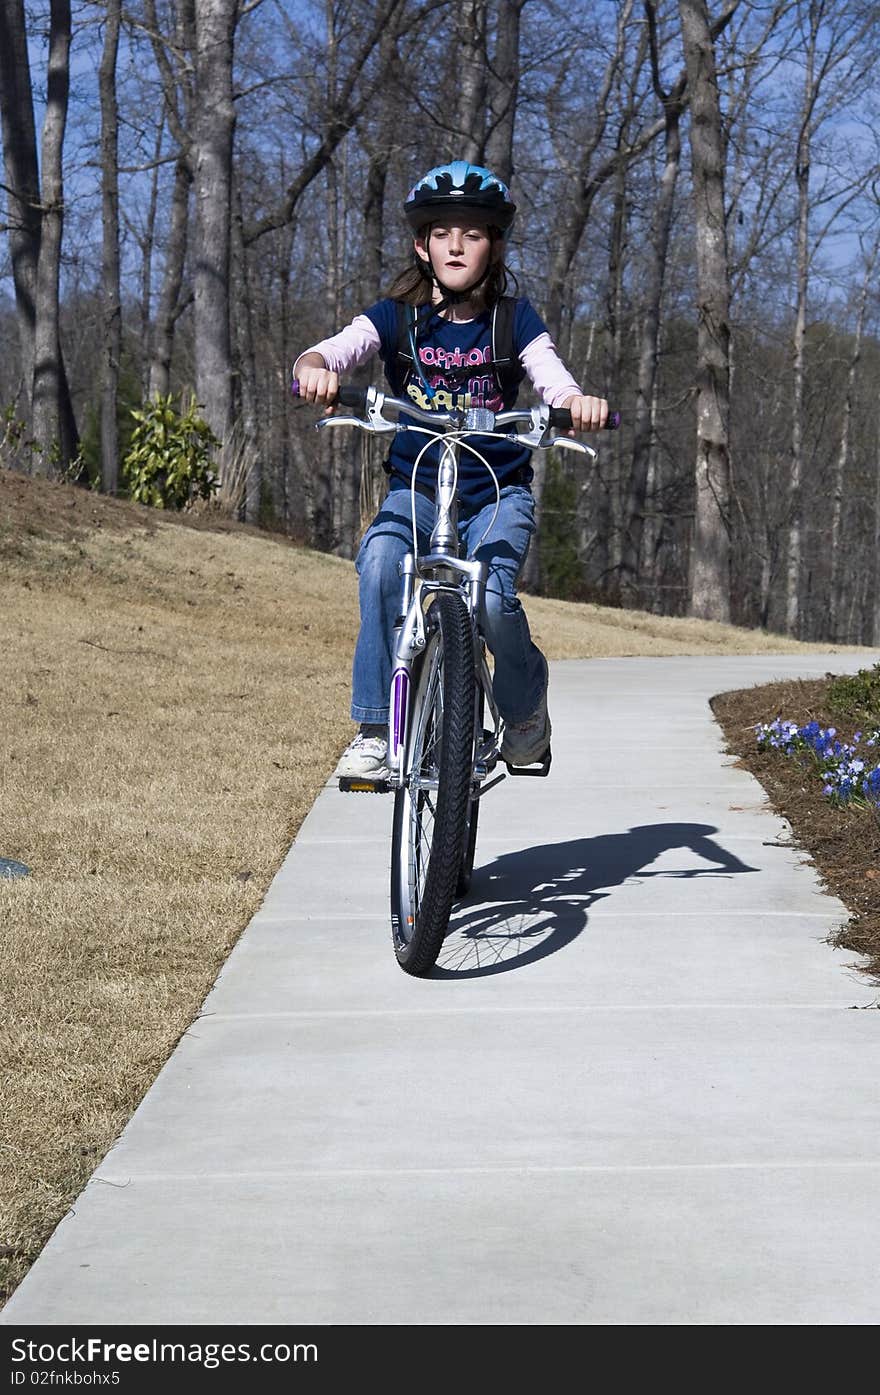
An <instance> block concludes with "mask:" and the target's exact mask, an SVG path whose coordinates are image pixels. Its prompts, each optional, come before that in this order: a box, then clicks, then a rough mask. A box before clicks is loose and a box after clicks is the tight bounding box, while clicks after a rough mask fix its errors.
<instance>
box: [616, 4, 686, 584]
mask: <svg viewBox="0 0 880 1395" xmlns="http://www.w3.org/2000/svg"><path fill="white" fill-rule="evenodd" d="M645 9H646V11H647V17H648V23H649V26H650V32H651V67H652V72H653V75H654V90H655V92H656V93H657V96H658V97H659V98H660V100H661V101H662V103H663V116H664V122H665V135H664V141H665V148H666V162H665V165H664V168H663V174H662V176H661V178H660V189H659V193H658V196H657V203H656V205H655V208H654V219H653V228H652V237H651V259H650V262H649V265H648V279H647V286H646V289H645V303H644V315H643V319H642V326H641V334H640V339H639V363H638V383H637V388H636V406H635V417H634V422H633V452H632V465H631V467H630V480H629V497H628V499H627V502H626V509H625V521H624V537H623V552H622V556H621V567H620V586H621V593H622V596H623V597H624V599H627V600H629V601H630V603H636V602H637V601H638V598H639V568H640V564H641V553H642V538H643V534H644V527H645V502H646V499H647V491H648V471H649V462H650V459H651V442H652V440H653V437H654V420H655V419H654V411H655V402H656V392H655V388H656V383H657V363H658V357H659V346H660V308H661V305H662V302H663V283H664V280H665V277H666V260H667V256H668V253H669V236H670V231H671V228H672V214H673V210H674V208H675V190H676V186H677V183H678V171H679V168H680V165H681V114H682V112H683V110H684V92H685V84H684V83H683V82H679V83H678V84H676V86H675V88H674V89H673V90H672V91H671V92H666V91H664V90H663V88H662V86H661V83H660V64H659V53H658V47H657V36H656V11H657V5H656V3H654V0H649V3H646V5H645Z"/></svg>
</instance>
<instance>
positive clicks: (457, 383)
mask: <svg viewBox="0 0 880 1395" xmlns="http://www.w3.org/2000/svg"><path fill="white" fill-rule="evenodd" d="M491 362H492V345H491V344H485V345H484V346H483V348H474V349H461V348H459V347H456V348H454V349H444V348H442V347H440V346H439V345H433V344H422V345H420V346H419V363H420V364H421V369H422V373H423V374H424V375H425V378H426V380H427V381H428V382H429V383H430V385H431V387H432V388H433V389H434V396H433V397H429V396H428V394H427V393H426V392H425V389H424V387H423V386H422V383H421V381H420V380H419V378H418V377H417V376H416V375H415V374H414V375H413V377H412V379H411V381H410V382H409V383H408V384H407V388H406V392H407V396H408V397H411V398H412V400H413V402H415V403H416V404H417V406H419V407H422V408H423V409H424V410H425V411H430V410H431V408H432V407H433V408H435V409H436V410H439V411H447V412H448V411H451V410H453V409H454V408H458V409H464V410H466V409H467V408H469V407H487V408H488V409H489V411H490V412H500V411H502V409H503V407H504V399H503V398H502V396H501V393H500V392H499V390H498V384H497V382H496V380H495V374H494V373H493V372H492V370H491V368H489V369H488V371H486V370H487V365H489V364H491ZM481 369H482V370H483V371H482V372H481V371H480V370H481Z"/></svg>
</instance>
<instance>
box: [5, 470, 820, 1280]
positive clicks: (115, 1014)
mask: <svg viewBox="0 0 880 1395" xmlns="http://www.w3.org/2000/svg"><path fill="white" fill-rule="evenodd" d="M0 584H2V596H0V627H2V648H0V675H2V679H0V682H2V688H0V692H2V701H3V714H4V740H3V745H2V754H0V760H2V766H0V768H2V785H0V796H2V802H0V857H5V858H12V859H15V860H17V861H20V862H23V863H25V864H27V865H28V866H29V867H30V869H31V875H30V876H29V877H27V878H23V879H19V880H2V879H0V943H2V954H3V988H2V995H3V1001H2V1027H0V1139H2V1152H0V1168H2V1170H0V1286H5V1289H6V1291H7V1292H8V1291H11V1289H12V1288H13V1287H14V1286H15V1284H16V1283H17V1282H18V1281H19V1280H20V1278H21V1277H22V1275H23V1274H24V1272H25V1271H26V1269H27V1267H28V1265H29V1264H30V1263H31V1262H32V1260H33V1258H34V1257H35V1256H36V1254H37V1253H38V1252H39V1250H40V1248H41V1247H42V1245H43V1244H44V1243H45V1240H46V1239H47V1237H48V1235H49V1234H50V1232H51V1230H52V1228H53V1227H54V1225H55V1224H56V1223H57V1221H58V1220H59V1218H60V1217H61V1216H62V1215H63V1213H64V1211H65V1209H66V1208H67V1206H68V1205H69V1204H70V1202H71V1200H72V1199H73V1198H74V1197H75V1196H76V1194H77V1193H78V1191H79V1190H80V1188H81V1187H82V1185H83V1183H84V1182H85V1180H86V1178H87V1177H88V1175H89V1174H90V1173H91V1171H92V1170H93V1168H94V1166H95V1164H96V1162H97V1161H98V1159H99V1158H100V1157H101V1156H102V1155H103V1154H104V1153H105V1152H106V1150H107V1148H108V1147H109V1146H110V1144H111V1143H112V1141H113V1139H114V1138H115V1137H116V1136H117V1134H118V1133H119V1130H120V1129H121V1127H122V1126H123V1125H124V1123H125V1122H126V1120H127V1119H128V1118H129V1117H130V1115H131V1113H132V1111H133V1109H134V1108H135V1106H136V1105H137V1103H138V1101H139V1100H140V1098H141V1097H142V1095H143V1093H144V1091H145V1090H146V1089H147V1087H148V1086H149V1085H150V1083H151V1082H152V1080H153V1079H154V1077H155V1075H156V1073H157V1071H158V1069H159V1067H160V1066H161V1065H162V1063H163V1061H164V1060H165V1059H166V1058H167V1056H168V1054H169V1052H170V1050H171V1049H172V1048H173V1046H174V1044H175V1042H176V1041H177V1040H178V1038H179V1037H180V1034H181V1033H182V1032H183V1031H184V1030H185V1029H186V1027H187V1026H188V1025H189V1024H190V1023H191V1022H192V1020H193V1018H194V1016H195V1015H196V1013H197V1012H198V1009H199V1006H200V1004H201V1003H202V1001H203V999H204V997H205V994H206V993H207V991H208V989H209V988H210V986H211V983H212V982H213V980H214V978H215V977H216V973H217V970H218V968H219V966H220V965H221V963H222V962H223V959H224V958H225V956H226V955H227V954H228V952H229V949H230V947H231V946H232V944H233V943H234V941H235V939H236V937H237V936H238V935H239V933H240V932H241V930H242V929H243V927H244V926H245V925H246V924H247V922H248V920H249V918H250V917H251V915H252V914H253V912H254V911H255V910H256V908H257V906H258V905H259V903H260V900H261V899H262V896H263V894H264V892H265V890H266V888H267V886H268V884H269V882H270V880H271V878H272V876H273V874H274V872H275V871H276V869H277V868H278V866H279V864H280V862H281V859H282V857H283V855H284V853H285V851H286V850H287V848H288V846H289V844H290V841H291V839H292V837H293V835H294V834H295V832H296V830H297V828H298V826H299V824H300V821H301V820H302V818H303V816H304V814H305V813H306V811H307V810H308V808H309V807H310V805H311V803H312V801H313V799H314V797H315V795H316V793H317V791H318V789H319V788H320V786H321V784H322V783H323V782H324V780H325V779H326V778H327V775H328V774H329V772H330V771H331V770H332V768H333V764H334V761H335V759H336V757H337V755H338V752H339V751H340V749H341V748H342V746H343V745H344V743H345V741H346V739H347V738H348V736H349V734H350V731H351V724H350V722H349V720H348V696H349V672H350V662H351V652H352V647H353V643H354V638H355V632H356V626H357V615H356V588H355V577H354V571H353V568H352V566H351V564H350V563H347V562H343V561H339V560H338V559H335V558H332V557H327V556H323V555H320V554H314V553H309V552H306V551H304V550H301V549H297V548H295V547H293V546H291V545H289V544H288V543H286V542H285V541H283V540H279V539H272V538H270V537H267V536H266V535H261V534H257V533H256V532H255V531H254V530H250V529H245V528H240V527H237V526H234V525H230V524H228V523H223V522H218V520H217V519H216V517H212V516H210V515H208V516H206V517H204V518H203V519H202V520H201V521H199V520H198V519H189V520H187V519H179V518H167V517H165V516H164V515H161V514H156V513H155V512H151V511H148V510H145V509H142V508H139V507H137V506H133V505H130V504H126V503H123V502H120V501H115V500H108V499H103V498H100V497H98V496H95V495H91V494H86V493H83V492H82V491H78V490H75V489H73V488H70V487H65V486H61V485H54V484H48V483H46V482H43V481H36V480H26V479H24V478H22V477H21V476H17V475H12V474H10V473H9V472H8V471H3V470H0ZM528 608H529V613H530V616H531V618H532V621H533V628H534V629H535V631H536V634H538V635H539V636H540V640H541V643H542V645H543V647H544V648H545V651H546V652H547V653H548V655H549V656H550V657H551V658H560V657H590V656H593V655H613V654H650V653H657V654H671V653H699V652H703V651H709V650H712V651H715V652H756V651H758V650H761V649H773V650H779V649H789V648H799V647H803V646H797V645H793V644H791V643H790V642H786V641H783V640H780V639H778V638H776V637H772V638H769V639H768V637H767V636H765V635H760V634H750V633H748V632H745V631H735V630H730V629H727V628H725V627H723V626H714V625H706V624H702V623H700V622H696V621H681V620H664V619H660V618H657V617H655V616H647V615H638V614H634V613H632V612H623V611H607V610H602V609H601V608H600V607H597V606H581V605H572V604H567V603H565V602H561V601H547V600H531V601H530V602H529V606H528Z"/></svg>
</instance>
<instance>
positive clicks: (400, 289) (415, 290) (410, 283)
mask: <svg viewBox="0 0 880 1395" xmlns="http://www.w3.org/2000/svg"><path fill="white" fill-rule="evenodd" d="M422 231H426V229H423V230H422ZM489 234H490V236H491V238H492V243H493V250H494V244H495V243H496V242H498V241H499V240H500V238H501V232H500V230H499V229H498V228H490V229H489ZM413 255H414V257H415V262H414V264H412V265H410V266H407V267H404V269H403V271H400V272H398V274H397V276H395V278H394V280H393V281H392V282H391V285H390V286H389V287H388V292H387V294H388V298H389V300H402V301H404V303H405V304H406V305H430V303H431V299H432V297H433V293H434V283H433V281H432V280H431V278H430V275H429V273H428V272H426V271H423V270H422V262H421V260H420V258H419V256H418V253H414V254H413ZM511 281H513V283H514V285H516V277H515V276H514V274H513V272H512V271H511V270H510V268H509V267H507V266H505V264H504V259H503V257H499V259H498V261H494V262H492V264H491V266H490V267H489V275H488V276H487V277H486V279H485V281H484V282H483V284H482V285H481V286H478V287H477V289H476V290H475V292H474V295H473V302H474V306H475V308H476V310H477V313H478V314H479V312H480V311H481V310H489V309H491V307H492V306H493V305H494V304H495V302H496V301H498V300H500V299H501V297H502V296H503V295H506V294H507V289H508V286H509V284H510V282H511Z"/></svg>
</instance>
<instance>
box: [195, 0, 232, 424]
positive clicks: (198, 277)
mask: <svg viewBox="0 0 880 1395" xmlns="http://www.w3.org/2000/svg"><path fill="white" fill-rule="evenodd" d="M237 15H238V3H237V0H197V3H196V6H195V23H196V109H195V120H194V126H195V142H194V145H195V166H196V168H195V196H196V235H195V257H194V262H195V275H194V281H195V359H196V365H195V378H196V394H197V397H198V401H199V404H200V406H201V410H202V415H203V416H204V418H205V420H206V421H207V423H208V425H209V426H210V428H211V430H212V431H213V433H214V435H215V436H216V437H217V438H218V439H219V440H220V441H221V442H224V441H226V440H227V439H228V437H229V433H230V431H231V428H232V344H231V336H230V325H229V268H230V243H231V213H232V144H233V132H234V128H235V107H234V104H233V98H232V53H233V39H234V33H235V24H236V18H237Z"/></svg>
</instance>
